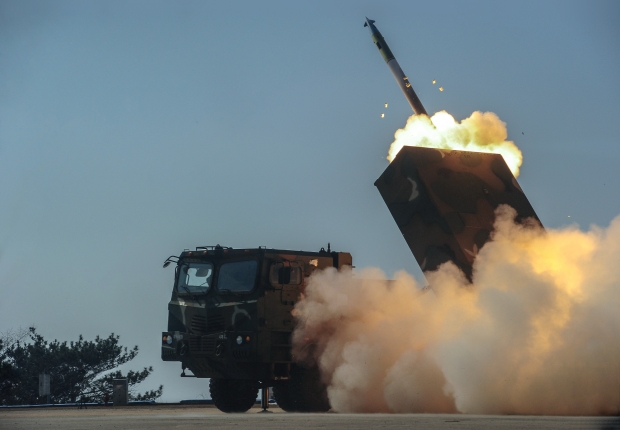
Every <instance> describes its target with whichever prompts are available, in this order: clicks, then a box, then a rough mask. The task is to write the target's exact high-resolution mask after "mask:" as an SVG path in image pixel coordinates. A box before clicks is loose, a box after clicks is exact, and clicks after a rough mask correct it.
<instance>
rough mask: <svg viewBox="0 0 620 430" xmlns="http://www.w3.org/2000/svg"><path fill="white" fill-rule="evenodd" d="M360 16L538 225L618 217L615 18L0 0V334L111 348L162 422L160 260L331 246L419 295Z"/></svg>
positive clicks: (539, 6)
mask: <svg viewBox="0 0 620 430" xmlns="http://www.w3.org/2000/svg"><path fill="white" fill-rule="evenodd" d="M365 16H368V17H369V18H372V19H374V20H376V25H377V27H378V28H379V30H381V32H382V33H383V36H384V37H385V38H386V40H387V42H388V43H389V45H390V47H391V49H392V51H393V52H394V54H395V56H396V58H397V59H398V60H399V62H400V64H401V66H402V68H403V69H404V71H405V73H406V74H407V75H408V76H409V78H410V81H411V82H412V84H413V85H414V88H415V89H416V91H417V93H418V95H419V96H420V99H421V100H422V102H423V103H424V105H425V106H426V109H427V110H428V111H429V112H435V111H439V110H444V109H445V110H447V111H448V112H450V113H451V114H452V115H454V116H455V118H457V119H459V120H460V119H463V118H465V117H468V116H469V115H470V114H471V113H472V112H473V111H475V110H481V111H493V112H495V113H496V114H498V115H499V117H500V118H501V119H502V120H503V121H505V122H506V123H507V127H508V133H509V139H512V140H514V141H515V143H516V144H517V145H518V146H519V147H520V148H521V150H522V151H523V155H524V163H523V166H522V170H521V176H520V177H519V182H520V184H521V186H522V188H523V189H524V191H525V192H526V194H527V196H528V198H529V200H530V202H531V203H532V205H533V206H534V208H535V209H536V211H537V213H538V215H539V217H540V218H541V220H542V222H543V224H544V225H545V226H548V227H560V226H563V225H567V224H570V223H578V224H579V225H580V226H581V228H584V229H585V228H588V227H589V225H590V224H593V223H594V224H598V225H601V226H606V225H607V224H608V223H609V222H610V220H611V219H613V218H614V217H615V216H617V215H618V214H620V181H619V180H618V175H619V173H618V172H619V171H620V80H619V79H618V77H619V76H620V26H619V25H618V23H619V18H620V3H617V2H592V1H590V2H585V1H584V2H568V1H558V2H540V1H536V2H515V3H513V4H508V3H506V2H496V3H493V2H409V1H403V2H386V1H381V2H371V1H355V2H344V1H340V2H319V1H316V2H306V3H301V2H250V1H248V2H207V1H196V2H193V1H175V2H156V1H152V2H146V1H129V2H127V1H122V2H120V1H118V2H116V1H109V0H106V1H90V2H81V1H74V2H67V1H54V2H52V1H37V2H33V1H25V0H18V1H7V0H3V1H0V184H1V186H0V201H1V206H0V331H5V330H7V329H9V328H17V327H20V326H21V327H27V326H29V325H35V326H36V327H37V328H38V330H39V332H40V333H42V334H43V335H44V336H46V337H48V338H58V339H59V340H74V339H76V338H77V336H78V335H79V334H83V335H84V336H85V337H86V338H88V339H90V338H93V337H94V336H95V335H102V336H105V335H107V334H109V333H110V332H114V333H117V334H120V335H121V342H122V343H123V344H124V345H127V346H133V345H135V344H138V345H139V347H140V354H139V355H138V358H137V359H135V360H134V362H132V366H131V367H132V368H137V367H140V366H144V365H153V366H154V367H155V372H154V375H153V376H152V377H151V378H149V379H150V380H149V382H147V383H145V384H144V385H145V386H144V387H142V388H144V389H147V388H151V387H154V386H156V385H158V384H159V383H163V384H164V396H163V398H162V400H163V401H177V400H180V399H183V398H195V397H197V396H199V395H200V394H201V393H204V394H205V395H207V394H208V387H207V384H206V381H205V380H195V379H181V378H179V377H178V375H179V374H180V372H181V367H180V364H178V363H163V362H162V361H161V359H160V355H159V354H160V334H161V331H163V330H166V328H167V303H168V300H169V298H170V292H171V288H172V278H173V269H172V268H168V269H166V270H164V269H162V268H161V264H162V263H163V261H164V259H165V258H166V257H168V256H169V255H175V254H178V253H179V252H180V251H181V250H183V248H193V247H195V246H200V245H215V244H216V243H219V244H222V245H226V246H232V247H258V246H259V245H260V246H267V247H274V248H283V249H297V250H308V251H314V250H316V251H318V250H319V248H321V247H322V246H327V242H331V244H332V248H333V249H335V250H340V251H348V252H351V253H352V254H353V261H354V264H355V265H356V266H357V267H358V268H361V267H367V266H376V267H379V268H381V269H383V270H384V271H386V273H387V274H388V276H391V275H392V274H393V273H394V272H395V271H396V270H399V269H406V270H408V271H409V272H411V273H413V274H415V275H416V276H417V277H418V278H421V273H420V271H419V269H418V268H417V264H416V263H415V260H414V259H413V256H412V255H411V253H410V251H409V249H408V247H407V245H406V243H405V241H404V240H403V239H402V236H401V234H400V232H399V230H398V228H397V226H396V224H395V222H394V221H393V219H392V217H391V215H390V213H389V212H388V210H387V208H386V207H385V204H384V203H383V200H382V199H381V196H380V195H379V193H378V191H377V190H376V188H375V187H374V186H373V182H374V181H375V180H376V179H377V178H378V177H379V175H380V174H381V173H382V172H383V170H384V169H385V168H386V167H387V160H386V159H385V156H386V155H387V150H388V148H389V144H390V143H391V142H392V140H393V134H394V131H396V130H397V129H398V128H400V127H403V126H404V124H405V122H406V119H407V118H408V116H409V115H411V113H412V112H411V109H410V108H409V105H408V104H407V102H406V100H405V98H404V97H403V96H402V94H401V93H400V90H399V88H398V86H397V85H396V83H395V82H394V79H393V78H392V76H391V74H390V73H389V70H388V68H387V67H386V65H385V63H384V62H383V60H382V58H381V57H380V55H379V53H378V52H377V49H376V48H375V46H374V45H373V43H372V41H371V39H370V35H369V33H368V31H367V29H365V28H363V27H362V25H363V23H364V17H365ZM433 79H436V80H437V83H438V85H433V84H432V80H433ZM439 85H441V86H443V87H444V88H445V90H444V91H443V92H439V91H438V89H437V87H438V86H439ZM384 103H389V108H388V109H385V108H384V107H383V104H384ZM382 112H383V113H385V118H383V119H381V118H380V114H381V113H382ZM569 216H570V218H569Z"/></svg>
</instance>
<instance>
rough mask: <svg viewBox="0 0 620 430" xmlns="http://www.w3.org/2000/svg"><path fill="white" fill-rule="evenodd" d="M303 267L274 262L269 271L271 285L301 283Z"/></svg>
mask: <svg viewBox="0 0 620 430" xmlns="http://www.w3.org/2000/svg"><path fill="white" fill-rule="evenodd" d="M301 280H302V276H301V267H299V266H292V265H290V264H283V263H274V264H272V265H271V270H270V271H269V282H271V285H274V286H276V285H300V284H301Z"/></svg>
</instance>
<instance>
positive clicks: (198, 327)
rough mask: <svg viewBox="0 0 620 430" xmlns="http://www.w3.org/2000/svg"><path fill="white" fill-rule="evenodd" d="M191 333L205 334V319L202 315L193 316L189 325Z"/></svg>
mask: <svg viewBox="0 0 620 430" xmlns="http://www.w3.org/2000/svg"><path fill="white" fill-rule="evenodd" d="M190 329H191V330H192V333H197V334H200V333H206V332H207V319H206V318H205V317H204V316H203V315H194V316H193V317H192V322H191V324H190Z"/></svg>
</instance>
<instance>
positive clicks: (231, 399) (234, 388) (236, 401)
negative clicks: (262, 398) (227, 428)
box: [209, 378, 259, 413]
mask: <svg viewBox="0 0 620 430" xmlns="http://www.w3.org/2000/svg"><path fill="white" fill-rule="evenodd" d="M258 385H259V384H258V381H253V380H249V379H216V378H211V380H210V381H209V392H210V393H211V399H213V404H214V405H215V406H216V407H217V408H218V409H219V410H220V411H222V412H227V413H234V412H246V411H247V410H248V409H250V408H251V407H252V406H254V403H256V397H257V396H258Z"/></svg>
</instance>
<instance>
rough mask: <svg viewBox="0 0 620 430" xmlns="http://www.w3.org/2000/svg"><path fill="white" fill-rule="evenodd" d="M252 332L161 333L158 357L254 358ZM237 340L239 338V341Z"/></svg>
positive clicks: (237, 359) (221, 359)
mask: <svg viewBox="0 0 620 430" xmlns="http://www.w3.org/2000/svg"><path fill="white" fill-rule="evenodd" d="M255 337H256V336H255V333H252V332H226V331H223V332H219V333H212V334H208V335H197V334H192V333H183V332H179V331H172V332H162V337H161V339H162V345H161V359H162V360H163V361H187V360H198V361H200V360H201V359H208V360H215V361H228V360H233V361H245V362H248V361H255V359H256V353H255V351H256V348H255V345H256V339H255ZM239 339H240V341H239Z"/></svg>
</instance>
